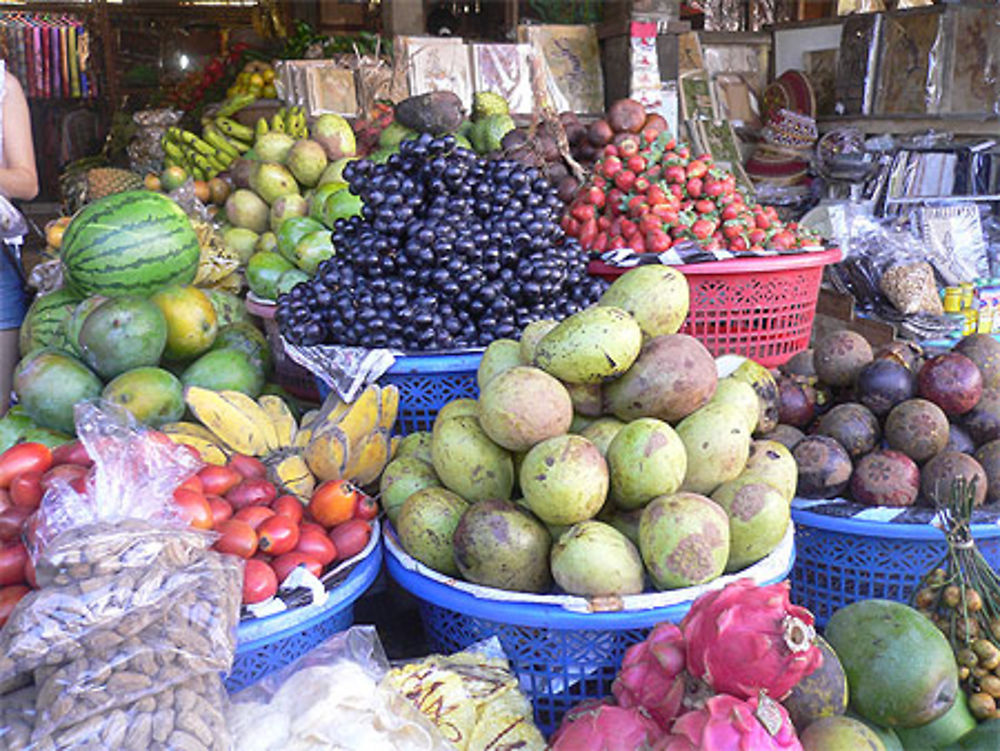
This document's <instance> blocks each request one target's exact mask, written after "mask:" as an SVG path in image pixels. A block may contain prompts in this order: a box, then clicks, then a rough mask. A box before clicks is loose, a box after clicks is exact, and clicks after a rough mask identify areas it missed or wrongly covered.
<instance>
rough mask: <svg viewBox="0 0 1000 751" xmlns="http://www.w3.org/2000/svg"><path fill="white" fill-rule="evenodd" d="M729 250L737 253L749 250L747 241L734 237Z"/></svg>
mask: <svg viewBox="0 0 1000 751" xmlns="http://www.w3.org/2000/svg"><path fill="white" fill-rule="evenodd" d="M729 249H730V250H735V251H743V250H746V249H747V241H746V238H745V237H734V238H733V239H731V240H730V241H729Z"/></svg>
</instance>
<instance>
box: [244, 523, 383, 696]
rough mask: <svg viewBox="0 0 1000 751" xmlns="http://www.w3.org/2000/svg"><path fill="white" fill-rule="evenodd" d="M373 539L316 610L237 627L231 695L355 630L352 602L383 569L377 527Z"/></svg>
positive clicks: (284, 615) (305, 608) (262, 619)
mask: <svg viewBox="0 0 1000 751" xmlns="http://www.w3.org/2000/svg"><path fill="white" fill-rule="evenodd" d="M372 539H373V541H374V542H373V544H370V545H369V549H368V551H367V552H366V553H364V557H363V558H362V559H361V560H360V561H358V563H357V564H356V565H355V566H354V568H353V569H352V570H351V572H350V573H349V574H348V575H347V577H346V578H345V579H344V580H343V581H342V582H340V584H338V585H337V586H336V587H335V588H334V589H332V590H330V596H329V597H328V598H327V601H326V602H325V603H324V604H323V605H322V606H320V607H319V608H315V607H311V606H310V607H303V608H297V609H295V610H290V611H287V612H284V613H279V614H277V615H272V616H269V617H267V618H260V619H258V620H254V621H245V622H243V623H241V624H240V627H239V630H238V632H237V636H238V642H237V647H236V656H235V659H234V660H233V669H232V671H230V673H229V675H228V676H226V678H225V684H226V689H227V690H228V691H229V692H230V693H235V692H237V691H240V690H242V689H244V688H246V687H247V686H249V685H251V684H253V683H256V682H257V681H258V680H260V679H261V678H263V677H264V676H266V675H268V674H269V673H273V672H274V671H275V670H278V669H279V668H282V667H284V666H285V665H288V664H290V663H292V662H294V661H295V660H297V659H298V658H299V657H301V656H302V655H304V654H305V653H306V652H308V651H309V650H310V649H312V648H313V647H315V646H317V645H319V644H321V643H322V642H324V641H326V639H327V638H329V637H330V636H332V635H333V634H335V633H337V632H338V631H344V630H346V629H348V628H350V627H351V626H352V625H354V603H355V601H357V599H358V598H359V597H361V595H363V594H364V593H365V591H366V590H367V589H368V588H369V587H370V586H371V584H372V582H373V581H375V577H376V576H378V573H379V570H380V569H381V568H382V550H383V545H382V540H381V536H380V534H379V529H378V527H377V526H376V527H373V528H372Z"/></svg>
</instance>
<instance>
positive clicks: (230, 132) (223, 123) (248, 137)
mask: <svg viewBox="0 0 1000 751" xmlns="http://www.w3.org/2000/svg"><path fill="white" fill-rule="evenodd" d="M215 124H216V125H217V126H218V127H219V130H221V131H222V132H223V133H225V134H226V135H227V136H229V137H230V138H238V139H239V140H241V141H247V142H248V143H252V142H253V136H254V133H253V129H252V128H248V127H247V126H246V125H244V124H243V123H238V122H236V121H235V120H231V119H230V118H228V117H217V118H215Z"/></svg>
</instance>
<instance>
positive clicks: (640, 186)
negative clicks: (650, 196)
mask: <svg viewBox="0 0 1000 751" xmlns="http://www.w3.org/2000/svg"><path fill="white" fill-rule="evenodd" d="M632 187H634V188H635V189H636V190H637V191H639V192H640V193H645V192H646V191H647V190H649V180H648V179H647V178H645V177H643V176H642V175H639V177H637V178H636V179H635V185H633V186H632Z"/></svg>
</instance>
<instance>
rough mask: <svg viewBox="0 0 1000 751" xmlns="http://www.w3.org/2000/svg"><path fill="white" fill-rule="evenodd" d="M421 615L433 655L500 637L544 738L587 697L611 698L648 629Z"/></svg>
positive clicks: (428, 611)
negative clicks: (624, 661) (629, 657)
mask: <svg viewBox="0 0 1000 751" xmlns="http://www.w3.org/2000/svg"><path fill="white" fill-rule="evenodd" d="M420 615H421V618H422V619H423V622H424V627H425V630H426V632H427V638H428V642H429V646H430V648H431V651H432V652H435V651H437V652H442V653H451V652H455V651H459V650H461V649H464V648H465V647H467V646H469V645H470V644H473V643H475V642H477V641H481V640H483V639H487V638H489V637H491V636H496V637H497V638H498V639H499V640H500V643H501V644H502V645H503V648H504V651H505V652H506V653H507V658H508V659H509V660H510V663H511V667H512V668H513V670H514V672H515V673H516V674H517V676H518V678H519V680H520V682H521V690H522V691H523V692H524V693H525V695H526V696H527V697H528V699H529V700H530V701H531V703H532V705H533V706H534V710H535V722H536V723H537V724H538V727H539V728H540V729H541V731H542V732H543V733H545V734H546V735H550V734H551V733H553V732H554V731H555V729H556V728H557V727H558V726H559V722H560V721H561V720H562V716H563V714H565V713H566V710H568V709H570V708H571V707H573V706H574V705H575V704H578V703H579V702H581V701H583V700H584V699H600V698H603V697H605V696H609V695H610V694H611V682H612V681H613V680H614V678H615V675H617V674H618V669H619V667H620V666H621V663H622V659H623V658H624V657H625V650H626V649H628V648H629V647H630V646H631V645H633V644H635V643H637V642H640V641H642V640H643V639H645V638H646V636H647V635H648V634H649V631H650V629H648V628H635V629H621V630H600V631H577V630H568V629H546V628H535V627H529V626H518V625H512V624H509V623H500V622H497V621H489V620H485V619H481V618H475V617H472V616H468V615H465V614H464V613H459V612H456V611H454V610H449V609H447V608H442V607H439V606H437V605H434V604H432V603H429V602H426V601H424V600H421V601H420Z"/></svg>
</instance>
